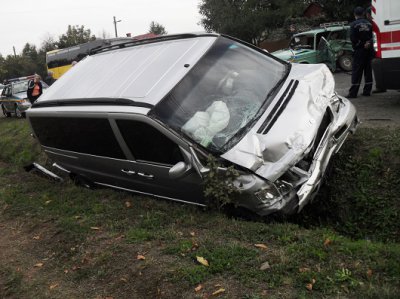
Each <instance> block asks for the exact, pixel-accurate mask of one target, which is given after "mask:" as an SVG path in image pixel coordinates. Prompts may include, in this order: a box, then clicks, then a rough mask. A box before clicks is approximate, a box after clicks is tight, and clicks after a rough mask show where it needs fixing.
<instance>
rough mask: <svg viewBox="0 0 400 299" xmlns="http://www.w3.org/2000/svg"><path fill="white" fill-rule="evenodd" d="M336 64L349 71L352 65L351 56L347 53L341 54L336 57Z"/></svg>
mask: <svg viewBox="0 0 400 299" xmlns="http://www.w3.org/2000/svg"><path fill="white" fill-rule="evenodd" d="M338 64H339V66H340V68H341V69H342V70H344V71H345V72H351V70H352V67H353V57H351V55H349V54H343V55H342V56H340V57H339V58H338Z"/></svg>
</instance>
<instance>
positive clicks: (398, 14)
mask: <svg viewBox="0 0 400 299" xmlns="http://www.w3.org/2000/svg"><path fill="white" fill-rule="evenodd" d="M371 10H372V18H373V28H374V34H375V38H376V45H375V50H376V59H374V60H373V62H372V68H373V70H374V75H375V80H376V87H377V89H379V90H385V89H400V80H399V78H400V1H399V0H379V1H377V0H373V1H372V9H371Z"/></svg>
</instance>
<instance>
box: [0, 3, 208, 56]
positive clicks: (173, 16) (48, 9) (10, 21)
mask: <svg viewBox="0 0 400 299" xmlns="http://www.w3.org/2000/svg"><path fill="white" fill-rule="evenodd" d="M199 2H200V0H107V1H105V0H2V1H1V4H2V7H1V9H0V10H1V13H0V54H1V55H3V57H5V56H7V55H9V54H13V46H14V47H15V51H16V53H17V54H19V53H21V51H22V49H23V47H24V45H25V44H26V43H30V44H34V45H36V47H37V48H40V46H41V44H42V42H43V41H44V40H47V39H48V38H49V37H53V38H54V39H55V40H58V37H59V36H60V35H61V34H63V33H66V31H67V29H68V25H79V26H81V25H84V26H85V29H90V30H91V32H92V34H94V35H96V36H97V37H103V35H104V33H105V34H106V37H115V32H114V22H113V16H115V17H116V18H117V20H121V22H118V23H117V31H118V36H119V37H122V36H126V33H131V34H132V36H135V35H140V34H144V33H147V32H148V31H149V27H150V23H151V21H154V22H157V23H159V24H161V25H163V26H164V27H165V29H166V31H167V32H168V33H169V34H170V33H183V32H199V31H204V29H203V27H202V26H200V25H199V22H200V18H201V16H200V14H199V12H198V11H199V9H198V5H199Z"/></svg>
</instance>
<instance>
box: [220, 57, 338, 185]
mask: <svg viewBox="0 0 400 299" xmlns="http://www.w3.org/2000/svg"><path fill="white" fill-rule="evenodd" d="M334 98H335V93H334V79H333V76H332V74H331V72H330V71H329V69H328V68H327V67H326V66H325V65H322V64H314V65H312V64H310V65H304V64H299V65H296V64H294V65H292V69H291V72H290V74H289V76H288V78H287V80H286V82H285V83H284V85H283V86H282V88H281V90H280V91H279V93H278V94H277V96H276V97H275V98H274V100H273V101H272V103H271V105H270V106H269V107H268V108H267V110H266V111H265V113H264V115H263V116H262V117H261V118H260V119H259V120H258V122H257V123H256V124H255V125H254V127H253V128H252V129H251V130H250V131H249V132H248V133H247V134H246V135H245V136H244V137H243V138H242V140H241V141H240V142H239V143H237V144H236V145H235V146H234V147H233V148H232V149H230V150H229V151H228V152H226V153H225V154H223V155H222V158H224V159H226V160H229V161H231V162H233V163H235V164H238V165H240V166H242V167H245V168H247V169H250V170H252V171H254V172H255V173H257V174H258V175H260V176H262V177H263V178H265V179H268V180H270V181H275V180H276V179H277V178H279V177H280V176H281V175H282V174H283V173H285V172H286V171H287V170H288V169H289V168H290V167H292V166H293V165H295V164H296V163H297V162H298V161H299V160H301V159H302V157H303V156H304V155H305V154H306V153H307V152H308V150H309V148H310V145H312V142H313V139H314V138H315V135H316V131H317V130H318V127H319V125H320V123H321V120H322V118H323V116H324V114H325V112H326V109H327V107H328V106H329V105H330V103H331V101H332V100H333V99H334ZM277 111H279V113H277ZM276 114H278V115H277V116H275V117H274V115H276Z"/></svg>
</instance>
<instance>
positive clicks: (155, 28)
mask: <svg viewBox="0 0 400 299" xmlns="http://www.w3.org/2000/svg"><path fill="white" fill-rule="evenodd" d="M149 33H154V34H157V35H165V34H167V33H168V32H167V31H166V30H165V27H164V26H163V25H161V24H159V23H156V22H154V21H151V23H150V29H149Z"/></svg>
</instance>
